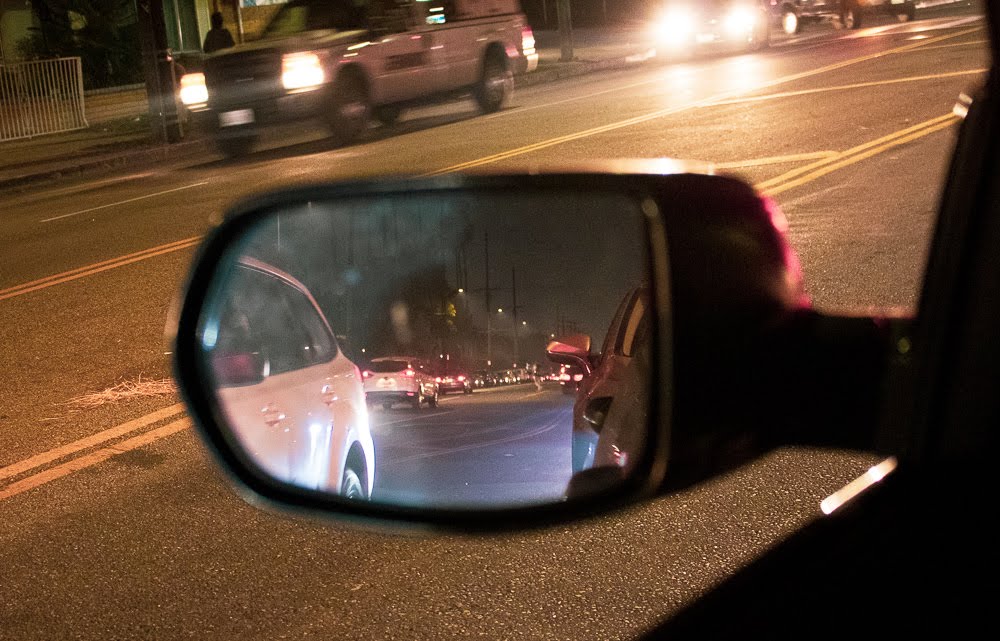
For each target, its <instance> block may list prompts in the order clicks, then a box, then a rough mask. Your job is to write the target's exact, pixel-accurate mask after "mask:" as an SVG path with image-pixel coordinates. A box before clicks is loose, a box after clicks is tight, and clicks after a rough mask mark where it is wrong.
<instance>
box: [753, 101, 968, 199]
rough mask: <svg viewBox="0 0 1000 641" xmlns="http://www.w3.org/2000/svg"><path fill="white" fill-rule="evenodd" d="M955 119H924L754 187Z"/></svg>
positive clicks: (773, 183) (766, 185)
mask: <svg viewBox="0 0 1000 641" xmlns="http://www.w3.org/2000/svg"><path fill="white" fill-rule="evenodd" d="M956 119H957V118H956V116H955V115H954V114H951V113H948V114H945V115H943V116H938V117H936V118H931V119H930V120H925V121H924V122H921V123H918V124H916V125H913V126H912V127H907V128H906V129H901V130H899V131H894V132H893V133H891V134H889V135H887V136H883V137H881V138H878V139H876V140H872V141H870V142H866V143H864V144H861V145H858V146H857V147H852V148H850V149H848V150H847V151H844V152H841V153H840V154H838V155H837V156H836V157H833V158H826V159H823V160H819V161H816V162H814V163H810V164H808V165H805V166H803V167H798V168H796V169H792V170H791V171H787V172H785V173H783V174H781V175H780V176H776V177H774V178H771V179H770V180H765V181H764V182H762V183H759V184H757V185H755V187H756V188H757V189H758V190H762V191H763V190H767V189H769V188H771V187H776V186H778V185H780V184H782V183H785V182H788V181H790V180H792V179H794V178H797V177H799V176H801V175H803V174H807V173H809V172H811V171H813V170H816V169H818V168H820V167H823V166H825V165H827V164H829V163H831V162H835V161H836V160H837V159H838V158H846V157H848V156H852V155H854V154H858V153H861V152H863V151H865V150H867V149H870V148H872V147H880V146H882V145H885V144H886V143H888V142H890V141H892V140H895V139H897V138H901V137H904V136H907V135H909V134H911V133H913V132H917V131H921V130H923V129H926V128H928V127H933V126H934V125H937V124H938V123H942V122H947V123H948V124H951V123H952V122H954V121H955V120H956Z"/></svg>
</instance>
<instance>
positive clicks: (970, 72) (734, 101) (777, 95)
mask: <svg viewBox="0 0 1000 641" xmlns="http://www.w3.org/2000/svg"><path fill="white" fill-rule="evenodd" d="M987 71H989V69H987V68H985V67H983V68H980V69H965V70H962V71H948V72H945V73H935V74H929V75H926V76H907V77H906V78H890V79H888V80H872V81H869V82H855V83H853V84H849V85H834V86H831V87H817V88H814V89H799V90H797V91H782V92H781V93H769V94H766V95H763V96H746V97H744V98H732V99H729V100H720V101H718V102H713V103H711V104H707V105H700V107H701V108H707V107H721V106H723V105H738V104H742V103H747V102H762V101H765V100H776V99H779V98H792V97H795V96H807V95H809V94H814V93H825V92H828V91H845V90H847V89H863V88H865V87H880V86H883V85H895V84H900V83H905V82H918V81H921V80H938V79H941V78H954V77H956V76H971V75H976V74H984V73H986V72H987Z"/></svg>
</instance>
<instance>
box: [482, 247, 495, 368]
mask: <svg viewBox="0 0 1000 641" xmlns="http://www.w3.org/2000/svg"><path fill="white" fill-rule="evenodd" d="M483 247H484V248H485V252H486V257H485V260H486V262H485V264H484V267H485V268H486V366H487V367H490V368H492V367H493V309H492V307H490V232H488V231H484V232H483Z"/></svg>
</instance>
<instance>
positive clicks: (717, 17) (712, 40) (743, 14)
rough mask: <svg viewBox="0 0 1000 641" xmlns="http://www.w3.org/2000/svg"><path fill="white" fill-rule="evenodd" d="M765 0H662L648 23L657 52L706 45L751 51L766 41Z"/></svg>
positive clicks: (674, 52)
mask: <svg viewBox="0 0 1000 641" xmlns="http://www.w3.org/2000/svg"><path fill="white" fill-rule="evenodd" d="M765 1H767V0H665V1H664V2H662V3H660V5H659V7H658V8H657V9H656V10H655V11H656V13H655V14H654V19H653V23H652V25H651V29H652V33H651V34H650V35H651V36H652V39H653V41H654V42H655V43H656V47H657V50H658V52H659V51H662V52H663V53H665V54H666V55H668V56H669V55H684V54H690V53H693V52H695V51H697V50H698V49H703V48H707V47H711V48H716V49H718V48H725V49H734V50H740V51H755V50H758V49H762V48H764V47H766V46H768V45H769V44H770V41H771V22H772V20H771V14H770V13H769V11H768V7H767V5H766V4H765Z"/></svg>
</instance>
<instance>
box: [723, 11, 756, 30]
mask: <svg viewBox="0 0 1000 641" xmlns="http://www.w3.org/2000/svg"><path fill="white" fill-rule="evenodd" d="M756 24H757V14H756V13H754V11H753V10H752V9H750V8H749V7H735V8H733V9H732V10H731V11H730V12H729V13H727V14H726V17H725V19H724V21H723V25H724V26H725V29H726V33H728V34H729V35H731V36H742V35H745V34H748V33H750V32H752V31H753V29H754V27H755V26H756Z"/></svg>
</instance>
